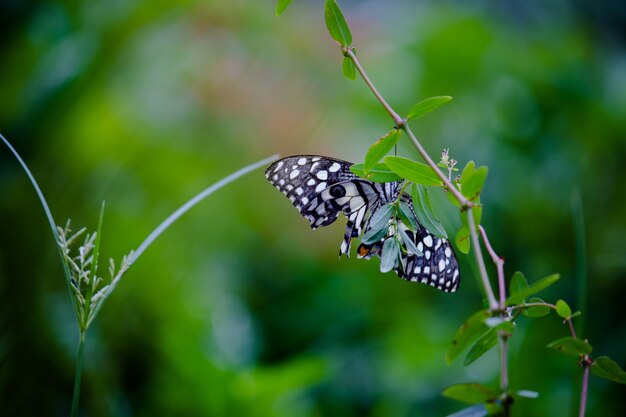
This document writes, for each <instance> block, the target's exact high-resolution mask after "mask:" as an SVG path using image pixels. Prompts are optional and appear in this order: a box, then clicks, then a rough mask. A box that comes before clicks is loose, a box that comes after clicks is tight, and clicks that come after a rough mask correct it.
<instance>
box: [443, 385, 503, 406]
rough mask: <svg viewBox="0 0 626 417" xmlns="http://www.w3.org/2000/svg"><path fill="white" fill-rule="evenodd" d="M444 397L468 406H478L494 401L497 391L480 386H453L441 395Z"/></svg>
mask: <svg viewBox="0 0 626 417" xmlns="http://www.w3.org/2000/svg"><path fill="white" fill-rule="evenodd" d="M441 395H443V396H444V397H448V398H452V399H453V400H457V401H462V402H464V403H468V404H479V403H486V402H491V401H494V400H495V399H496V398H498V391H497V390H495V389H493V388H491V387H487V386H485V385H481V384H455V385H451V386H449V387H448V388H446V389H445V390H443V392H442V393H441Z"/></svg>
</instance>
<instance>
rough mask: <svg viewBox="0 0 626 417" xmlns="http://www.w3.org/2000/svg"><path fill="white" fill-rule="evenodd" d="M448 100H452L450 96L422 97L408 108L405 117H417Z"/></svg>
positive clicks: (410, 118)
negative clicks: (422, 98)
mask: <svg viewBox="0 0 626 417" xmlns="http://www.w3.org/2000/svg"><path fill="white" fill-rule="evenodd" d="M450 100H452V97H450V96H437V97H430V98H427V99H424V100H422V101H420V102H419V103H417V104H415V105H414V106H413V107H411V110H409V114H408V115H407V116H406V119H407V120H415V119H419V118H420V117H422V116H424V115H426V114H428V113H430V112H431V111H433V110H435V109H436V108H438V107H440V106H442V105H444V104H446V103H447V102H448V101H450Z"/></svg>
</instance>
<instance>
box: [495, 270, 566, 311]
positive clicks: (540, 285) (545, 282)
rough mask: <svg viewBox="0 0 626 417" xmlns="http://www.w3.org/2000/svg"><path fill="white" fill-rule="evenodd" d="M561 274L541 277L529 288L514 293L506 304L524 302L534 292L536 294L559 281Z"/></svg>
mask: <svg viewBox="0 0 626 417" xmlns="http://www.w3.org/2000/svg"><path fill="white" fill-rule="evenodd" d="M559 278H560V277H559V274H552V275H549V276H547V277H545V278H543V279H540V280H539V281H537V282H535V283H534V284H532V285H530V286H529V287H528V288H525V289H523V290H521V291H519V292H518V293H517V294H513V295H511V296H510V297H509V299H508V300H506V305H507V306H510V305H513V304H520V303H523V302H524V300H525V299H526V298H528V297H530V296H531V295H533V294H536V293H538V292H540V291H543V290H544V289H546V288H548V287H549V286H550V285H552V284H554V283H555V282H557V281H558V280H559Z"/></svg>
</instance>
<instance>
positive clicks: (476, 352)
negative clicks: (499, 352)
mask: <svg viewBox="0 0 626 417" xmlns="http://www.w3.org/2000/svg"><path fill="white" fill-rule="evenodd" d="M497 342H498V332H497V331H496V329H489V330H488V331H487V332H486V333H485V334H483V335H482V336H481V337H480V339H478V341H477V342H476V343H474V346H472V348H471V349H470V351H469V352H467V356H465V361H463V366H468V365H471V364H472V363H474V361H476V359H478V358H480V357H481V356H483V355H484V354H485V353H487V352H489V351H490V350H491V349H492V348H493V347H494V346H495V345H496V343H497Z"/></svg>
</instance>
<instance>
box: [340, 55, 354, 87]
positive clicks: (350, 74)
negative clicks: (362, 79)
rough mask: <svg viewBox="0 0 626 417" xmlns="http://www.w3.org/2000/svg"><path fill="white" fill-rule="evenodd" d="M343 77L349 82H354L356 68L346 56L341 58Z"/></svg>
mask: <svg viewBox="0 0 626 417" xmlns="http://www.w3.org/2000/svg"><path fill="white" fill-rule="evenodd" d="M341 71H342V72H343V75H344V77H346V78H347V79H349V80H352V81H354V80H356V66H355V65H354V62H353V61H352V60H351V59H350V58H349V57H347V56H344V57H343V66H342V67H341Z"/></svg>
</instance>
